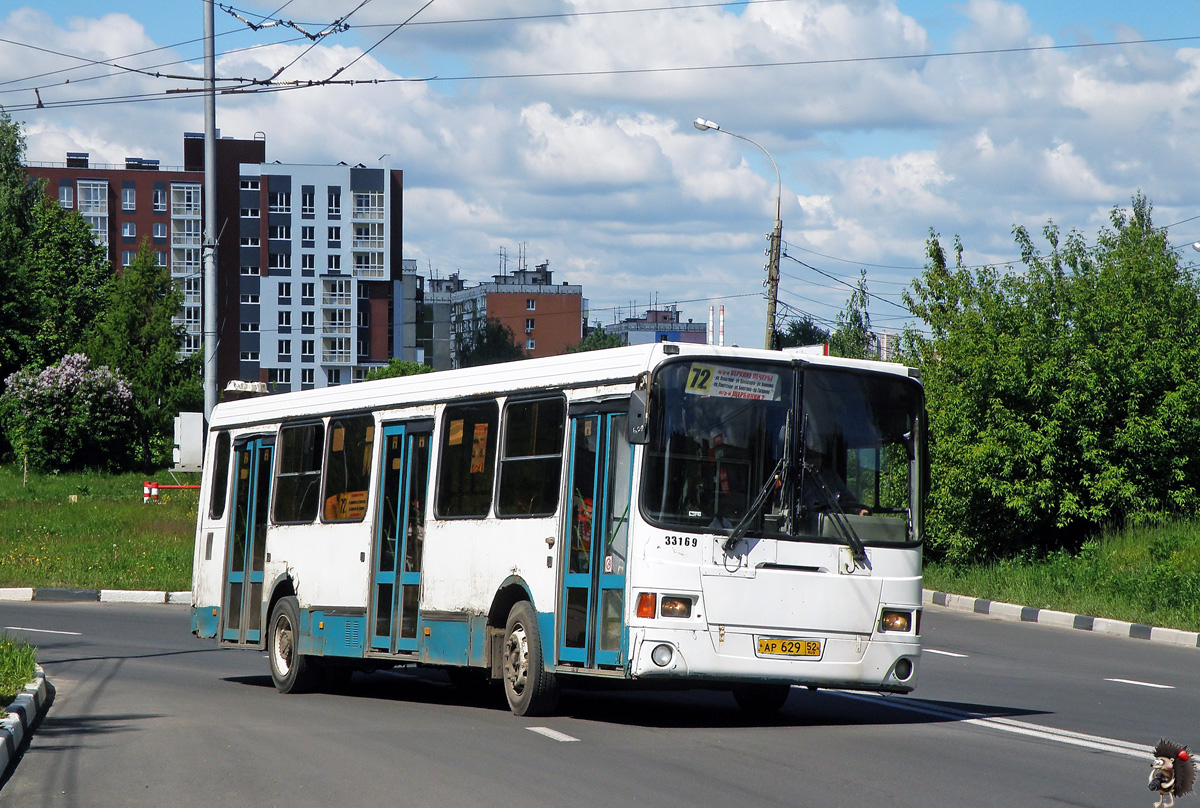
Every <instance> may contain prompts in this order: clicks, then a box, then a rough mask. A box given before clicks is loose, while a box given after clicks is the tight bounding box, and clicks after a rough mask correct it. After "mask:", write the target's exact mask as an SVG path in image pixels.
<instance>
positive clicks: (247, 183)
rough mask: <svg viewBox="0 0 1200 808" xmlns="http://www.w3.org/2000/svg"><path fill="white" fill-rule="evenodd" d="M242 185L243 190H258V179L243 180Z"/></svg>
mask: <svg viewBox="0 0 1200 808" xmlns="http://www.w3.org/2000/svg"><path fill="white" fill-rule="evenodd" d="M240 187H241V189H242V190H243V191H257V190H258V180H242V182H241V185H240Z"/></svg>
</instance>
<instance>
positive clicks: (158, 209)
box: [151, 188, 167, 213]
mask: <svg viewBox="0 0 1200 808" xmlns="http://www.w3.org/2000/svg"><path fill="white" fill-rule="evenodd" d="M151 198H152V200H153V202H154V212H155V213H166V212H167V189H166V188H155V189H154V194H153V195H152V197H151Z"/></svg>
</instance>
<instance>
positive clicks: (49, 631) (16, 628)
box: [4, 626, 83, 637]
mask: <svg viewBox="0 0 1200 808" xmlns="http://www.w3.org/2000/svg"><path fill="white" fill-rule="evenodd" d="M4 628H5V629H6V630H7V631H32V632H35V633H37V634H66V635H67V636H69V637H82V636H83V633H82V632H79V631H55V630H54V629H50V628H25V627H24V626H5V627H4Z"/></svg>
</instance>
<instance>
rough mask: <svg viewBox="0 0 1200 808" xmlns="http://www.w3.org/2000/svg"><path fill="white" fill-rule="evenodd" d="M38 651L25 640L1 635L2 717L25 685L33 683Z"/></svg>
mask: <svg viewBox="0 0 1200 808" xmlns="http://www.w3.org/2000/svg"><path fill="white" fill-rule="evenodd" d="M35 650H36V649H35V648H34V647H33V646H32V645H30V644H29V643H28V642H26V641H24V640H20V641H18V640H14V639H12V638H11V637H9V636H7V635H4V634H0V715H3V714H4V709H3V708H5V707H7V706H8V705H10V704H12V700H13V699H15V698H16V697H17V696H18V695H19V694H20V693H21V691H22V690H24V689H25V685H27V684H29V683H30V682H31V681H33V674H34V667H35V665H36V662H35V660H34V651H35Z"/></svg>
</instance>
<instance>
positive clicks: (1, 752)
mask: <svg viewBox="0 0 1200 808" xmlns="http://www.w3.org/2000/svg"><path fill="white" fill-rule="evenodd" d="M46 706H47V700H46V673H45V671H43V670H42V668H41V666H40V665H39V666H37V667H36V668H35V670H34V678H33V681H32V682H30V683H29V684H27V685H25V689H24V691H22V692H21V693H20V694H18V696H17V697H16V698H15V699H13V702H12V704H10V705H8V707H7V708H6V709H7V711H8V715H6V716H4V717H3V718H0V775H2V774H3V773H4V772H6V771H7V770H8V764H9V763H11V762H12V760H13V758H15V757H16V756H17V753H18V751H19V750H20V749H21V743H22V742H23V741H24V740H25V738H26V736H27V735H28V734H29V728H30V727H31V726H33V724H34V722H36V721H37V719H38V718H39V717H40V716H41V715H42V714H43V713H44V712H45V709H46Z"/></svg>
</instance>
